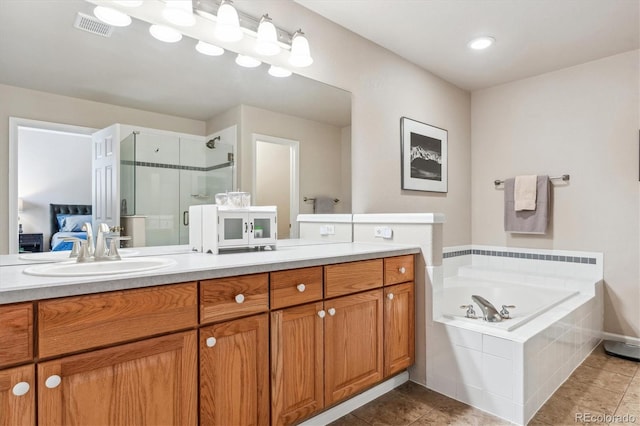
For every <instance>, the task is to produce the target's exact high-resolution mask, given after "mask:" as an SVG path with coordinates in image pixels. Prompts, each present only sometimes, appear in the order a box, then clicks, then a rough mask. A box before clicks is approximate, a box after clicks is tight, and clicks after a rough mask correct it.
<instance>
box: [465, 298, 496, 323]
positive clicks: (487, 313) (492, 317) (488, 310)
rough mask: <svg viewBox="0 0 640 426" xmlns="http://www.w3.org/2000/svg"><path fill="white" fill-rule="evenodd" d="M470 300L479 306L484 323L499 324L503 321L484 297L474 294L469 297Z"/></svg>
mask: <svg viewBox="0 0 640 426" xmlns="http://www.w3.org/2000/svg"><path fill="white" fill-rule="evenodd" d="M471 299H472V300H473V301H474V302H476V303H477V304H478V306H480V310H481V311H482V316H483V317H484V320H485V321H488V322H500V321H502V320H503V319H504V318H503V317H502V315H500V313H499V312H498V310H497V309H496V308H495V306H493V305H492V304H491V302H489V301H488V300H487V299H485V298H484V297H482V296H478V295H476V294H474V295H473V296H471Z"/></svg>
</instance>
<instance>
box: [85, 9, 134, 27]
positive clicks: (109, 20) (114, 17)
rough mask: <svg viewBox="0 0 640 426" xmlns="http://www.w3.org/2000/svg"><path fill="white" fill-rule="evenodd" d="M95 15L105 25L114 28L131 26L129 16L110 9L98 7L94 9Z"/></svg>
mask: <svg viewBox="0 0 640 426" xmlns="http://www.w3.org/2000/svg"><path fill="white" fill-rule="evenodd" d="M93 14H94V15H95V16H96V18H98V19H99V20H101V21H102V22H104V23H105V24H109V25H113V26H114V27H126V26H127V25H131V17H129V15H127V14H125V13H122V12H120V11H119V10H115V9H112V8H110V7H105V6H96V8H95V9H93Z"/></svg>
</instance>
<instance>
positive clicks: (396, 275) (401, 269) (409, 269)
mask: <svg viewBox="0 0 640 426" xmlns="http://www.w3.org/2000/svg"><path fill="white" fill-rule="evenodd" d="M413 263H414V262H413V255H412V254H409V255H406V256H395V257H387V258H385V259H384V285H393V284H399V283H405V282H408V281H413Z"/></svg>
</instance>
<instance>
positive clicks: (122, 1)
mask: <svg viewBox="0 0 640 426" xmlns="http://www.w3.org/2000/svg"><path fill="white" fill-rule="evenodd" d="M114 3H115V4H118V5H120V6H124V7H140V6H142V0H114Z"/></svg>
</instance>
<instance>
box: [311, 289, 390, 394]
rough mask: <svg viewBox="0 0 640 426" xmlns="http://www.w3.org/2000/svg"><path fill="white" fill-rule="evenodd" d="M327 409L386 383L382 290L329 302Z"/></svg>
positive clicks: (327, 322) (327, 318)
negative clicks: (383, 355)
mask: <svg viewBox="0 0 640 426" xmlns="http://www.w3.org/2000/svg"><path fill="white" fill-rule="evenodd" d="M325 310H326V312H327V316H326V317H325V324H324V326H325V329H324V332H325V335H324V341H325V346H324V347H325V353H324V356H325V398H324V402H325V405H326V406H329V405H331V404H333V403H335V402H337V401H340V400H342V399H345V398H347V397H349V396H351V395H353V394H354V393H357V392H359V391H361V390H363V389H365V388H367V387H369V386H371V385H373V384H375V383H377V382H379V381H380V380H382V372H383V371H382V290H381V289H377V290H372V291H367V292H365V293H358V294H354V295H351V296H344V297H340V298H337V299H333V300H327V301H325Z"/></svg>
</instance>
